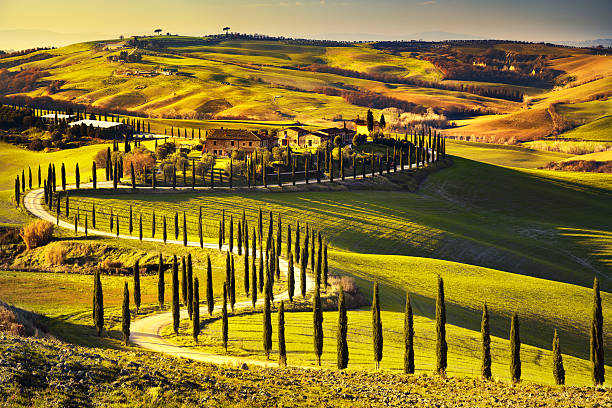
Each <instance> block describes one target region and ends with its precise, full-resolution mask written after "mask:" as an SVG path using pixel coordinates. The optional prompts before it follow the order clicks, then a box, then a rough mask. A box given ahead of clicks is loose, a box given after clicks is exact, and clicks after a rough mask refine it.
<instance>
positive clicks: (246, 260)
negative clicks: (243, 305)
mask: <svg viewBox="0 0 612 408" xmlns="http://www.w3.org/2000/svg"><path fill="white" fill-rule="evenodd" d="M249 281H250V273H249V251H248V250H246V248H245V251H244V293H245V294H246V295H247V296H248V295H249V289H250V287H251V285H250V282H249Z"/></svg>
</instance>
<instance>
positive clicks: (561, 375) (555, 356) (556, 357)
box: [552, 329, 565, 385]
mask: <svg viewBox="0 0 612 408" xmlns="http://www.w3.org/2000/svg"><path fill="white" fill-rule="evenodd" d="M552 364H553V377H554V378H555V384H557V385H564V384H565V369H564V368H563V357H562V356H561V346H560V345H559V335H558V334H557V329H555V334H554V336H553V344H552Z"/></svg>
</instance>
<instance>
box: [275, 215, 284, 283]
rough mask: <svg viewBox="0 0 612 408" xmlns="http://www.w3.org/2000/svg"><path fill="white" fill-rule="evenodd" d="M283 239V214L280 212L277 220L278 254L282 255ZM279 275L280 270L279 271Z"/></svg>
mask: <svg viewBox="0 0 612 408" xmlns="http://www.w3.org/2000/svg"><path fill="white" fill-rule="evenodd" d="M282 241H283V228H282V223H281V215H280V213H278V219H277V221H276V256H280V255H281V248H282ZM277 276H278V271H277Z"/></svg>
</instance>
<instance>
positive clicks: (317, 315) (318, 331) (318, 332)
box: [312, 287, 323, 366]
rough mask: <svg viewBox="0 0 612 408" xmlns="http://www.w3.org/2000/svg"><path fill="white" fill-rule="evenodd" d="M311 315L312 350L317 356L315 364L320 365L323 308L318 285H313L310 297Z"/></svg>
mask: <svg viewBox="0 0 612 408" xmlns="http://www.w3.org/2000/svg"><path fill="white" fill-rule="evenodd" d="M312 315H313V327H314V333H313V339H314V351H315V355H316V356H317V364H318V365H319V366H320V365H321V355H322V354H323V310H322V307H321V292H320V291H319V288H318V287H315V293H314V297H313V298H312Z"/></svg>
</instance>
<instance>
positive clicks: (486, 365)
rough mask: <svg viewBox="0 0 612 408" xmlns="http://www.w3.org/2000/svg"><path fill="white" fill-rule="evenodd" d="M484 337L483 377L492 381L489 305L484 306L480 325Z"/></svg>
mask: <svg viewBox="0 0 612 408" xmlns="http://www.w3.org/2000/svg"><path fill="white" fill-rule="evenodd" d="M480 333H481V335H482V369H481V375H482V378H484V379H485V380H489V379H491V376H492V374H491V329H490V324H489V309H488V308H487V304H486V302H485V304H484V305H483V306H482V323H481V325H480Z"/></svg>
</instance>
